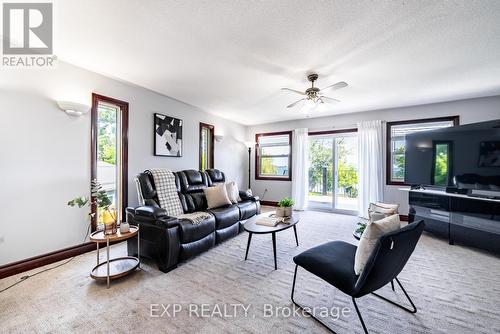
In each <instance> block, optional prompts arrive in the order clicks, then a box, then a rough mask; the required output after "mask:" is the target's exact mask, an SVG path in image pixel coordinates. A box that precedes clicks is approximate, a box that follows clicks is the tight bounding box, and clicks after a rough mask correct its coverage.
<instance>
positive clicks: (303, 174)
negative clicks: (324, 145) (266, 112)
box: [292, 129, 309, 210]
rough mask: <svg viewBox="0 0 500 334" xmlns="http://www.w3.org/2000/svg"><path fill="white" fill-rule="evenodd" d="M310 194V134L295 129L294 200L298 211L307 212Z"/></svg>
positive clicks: (293, 158)
mask: <svg viewBox="0 0 500 334" xmlns="http://www.w3.org/2000/svg"><path fill="white" fill-rule="evenodd" d="M308 194H309V134H308V131H307V129H295V130H294V131H293V139H292V199H293V200H294V201H295V205H294V208H295V209H296V210H305V209H306V208H307V200H308Z"/></svg>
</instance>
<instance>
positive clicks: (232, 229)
mask: <svg viewBox="0 0 500 334" xmlns="http://www.w3.org/2000/svg"><path fill="white" fill-rule="evenodd" d="M238 233H240V227H239V224H234V225H231V226H229V227H226V228H223V229H220V230H216V231H215V243H216V244H219V243H221V242H223V241H226V240H228V239H231V238H232V237H235V236H237V235H238Z"/></svg>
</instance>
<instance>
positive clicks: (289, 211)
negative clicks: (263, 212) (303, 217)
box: [284, 206, 293, 217]
mask: <svg viewBox="0 0 500 334" xmlns="http://www.w3.org/2000/svg"><path fill="white" fill-rule="evenodd" d="M284 209H285V217H291V216H292V212H293V206H287V207H285V208H284Z"/></svg>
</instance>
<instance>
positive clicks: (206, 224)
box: [179, 217, 215, 244]
mask: <svg viewBox="0 0 500 334" xmlns="http://www.w3.org/2000/svg"><path fill="white" fill-rule="evenodd" d="M179 222H180V223H179V226H180V239H181V243H183V244H185V243H189V242H193V241H196V240H200V239H203V238H204V237H206V236H207V235H209V234H210V233H213V232H214V231H215V217H210V218H207V219H205V220H203V221H202V222H201V223H200V224H193V223H192V222H190V221H188V220H185V219H180V220H179Z"/></svg>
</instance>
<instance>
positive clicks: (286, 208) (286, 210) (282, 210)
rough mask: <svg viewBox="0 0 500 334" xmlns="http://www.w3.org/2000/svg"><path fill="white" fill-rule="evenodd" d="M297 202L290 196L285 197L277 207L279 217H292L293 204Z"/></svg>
mask: <svg viewBox="0 0 500 334" xmlns="http://www.w3.org/2000/svg"><path fill="white" fill-rule="evenodd" d="M294 203H295V202H294V201H293V200H292V199H291V198H288V197H285V198H283V199H282V200H281V201H279V202H278V207H277V208H276V216H277V217H291V216H292V210H293V204H294Z"/></svg>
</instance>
